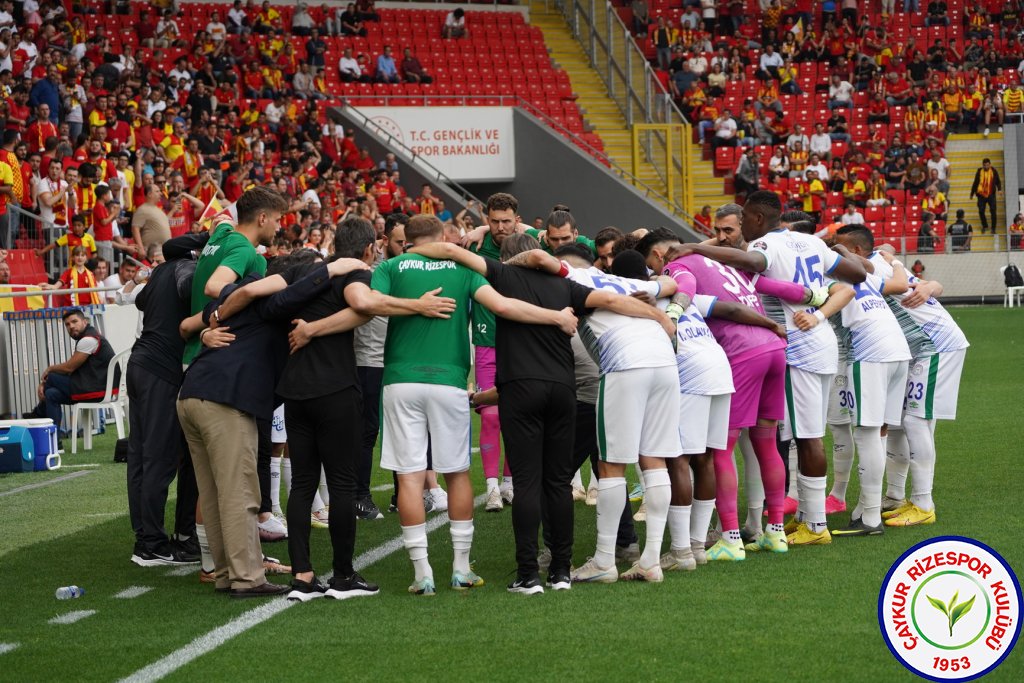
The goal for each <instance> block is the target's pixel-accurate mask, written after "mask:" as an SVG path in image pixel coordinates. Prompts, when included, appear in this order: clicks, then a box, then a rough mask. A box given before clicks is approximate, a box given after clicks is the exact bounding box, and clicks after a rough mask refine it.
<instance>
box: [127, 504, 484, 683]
mask: <svg viewBox="0 0 1024 683" xmlns="http://www.w3.org/2000/svg"><path fill="white" fill-rule="evenodd" d="M486 498H487V495H486V494H482V495H479V496H477V497H476V498H475V499H474V500H473V507H479V506H480V504H482V503H483V502H484V500H485V499H486ZM447 523H448V513H447V512H445V513H441V514H440V515H438V516H437V517H434V518H432V519H428V520H427V526H426V530H427V533H428V534H429V533H430V532H431V531H434V530H435V529H437V528H439V527H442V526H444V525H445V524H447ZM401 548H402V537H401V536H397V537H395V538H393V539H391V540H390V541H388V542H387V543H384V544H383V545H379V546H377V547H376V548H371V549H369V550H367V551H366V552H365V553H363V554H362V555H360V556H359V557H357V558H355V560H354V561H353V562H352V566H353V567H354V568H355V570H356V571H359V570H361V569H363V568H364V567H368V566H370V565H371V564H374V563H375V562H379V561H381V560H383V559H384V558H385V557H387V556H388V555H391V554H392V553H394V552H396V551H398V550H400V549H401ZM330 577H331V574H330V573H328V574H324V575H323V577H322V578H323V579H324V580H325V581H326V580H329V579H330ZM296 604H298V603H296V602H289V601H288V600H286V599H284V598H276V599H273V600H271V601H269V602H266V603H264V604H262V605H260V606H259V607H257V608H255V609H251V610H249V611H248V612H244V613H242V614H240V615H238V616H237V617H235V618H234V619H232V620H231V621H229V622H228V623H226V624H224V625H223V626H218V627H217V628H215V629H213V630H212V631H210V632H209V633H206V634H204V635H201V636H199V637H198V638H196V639H195V640H193V641H192V642H191V643H189V644H188V645H185V646H184V647H182V648H180V649H178V650H175V651H174V652H172V653H171V654H169V655H167V656H166V657H163V658H162V659H158V660H157V661H155V662H153V663H152V664H150V665H148V666H146V667H143V668H141V669H139V670H138V671H136V672H135V673H133V674H131V675H130V676H127V677H126V678H122V679H121V682H120V683H142V682H143V681H145V682H147V683H148V682H149V681H158V680H160V679H161V678H163V677H164V676H167V675H169V674H171V673H173V672H175V671H177V670H178V669H180V668H181V667H183V666H185V665H186V664H188V663H189V662H191V661H193V660H195V659H198V658H199V657H201V656H203V655H204V654H206V653H208V652H213V651H214V650H216V649H217V648H218V647H220V646H221V645H223V644H224V643H226V642H228V641H229V640H231V639H232V638H234V637H235V636H237V635H240V634H242V633H245V632H246V631H248V630H249V629H251V628H253V627H254V626H258V625H260V624H262V623H263V622H264V621H267V620H268V619H270V618H271V617H273V616H274V615H276V614H279V613H280V612H283V611H285V610H286V609H288V608H289V607H293V606H295V605H296Z"/></svg>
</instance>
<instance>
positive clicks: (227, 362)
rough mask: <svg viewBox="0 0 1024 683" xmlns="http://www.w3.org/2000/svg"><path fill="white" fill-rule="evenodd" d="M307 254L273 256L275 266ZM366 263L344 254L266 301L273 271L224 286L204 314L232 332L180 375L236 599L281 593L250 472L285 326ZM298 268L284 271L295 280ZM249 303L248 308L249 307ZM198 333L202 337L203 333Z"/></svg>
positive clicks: (210, 512) (203, 485) (225, 584)
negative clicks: (263, 542) (266, 554)
mask: <svg viewBox="0 0 1024 683" xmlns="http://www.w3.org/2000/svg"><path fill="white" fill-rule="evenodd" d="M310 258H313V255H311V254H308V252H307V253H303V252H298V253H296V254H295V255H293V256H288V257H278V258H277V259H274V261H273V262H272V263H271V268H270V270H272V271H273V272H275V273H277V272H279V271H284V270H285V269H286V268H288V267H290V266H292V265H295V264H300V263H301V262H302V261H303V260H306V261H307V263H308V259H310ZM354 266H359V267H363V264H360V263H358V262H354V261H353V260H352V259H341V260H339V261H336V262H335V263H334V264H331V267H330V268H329V267H328V266H321V267H318V268H316V269H315V270H314V271H313V272H312V273H310V274H309V275H307V276H305V277H303V278H302V279H299V280H297V281H295V282H294V284H291V285H290V286H289V287H288V288H287V289H285V290H283V291H280V292H278V293H276V294H274V295H273V296H270V297H269V298H265V299H258V300H255V301H254V299H255V298H256V297H258V296H260V294H261V291H262V290H263V289H265V288H267V287H272V286H273V285H274V282H275V278H276V275H275V277H268V278H265V280H262V281H259V282H257V281H256V280H257V278H256V277H255V276H251V277H249V278H246V279H245V280H243V281H242V284H243V285H247V286H242V287H240V286H237V285H228V286H226V287H225V288H224V289H223V290H222V291H221V294H220V297H219V298H218V299H217V301H214V302H211V303H210V304H209V305H208V306H207V307H206V309H205V311H204V314H203V315H204V319H206V320H209V319H211V318H212V319H213V320H214V321H216V323H218V324H219V323H223V324H224V325H226V326H227V327H229V328H230V329H231V332H232V333H233V334H234V335H235V340H234V342H233V343H232V344H231V345H230V346H227V347H223V348H215V349H211V348H204V349H203V350H202V351H201V352H200V353H199V355H198V356H197V357H196V359H195V360H194V361H193V362H192V364H191V365H190V366H189V369H188V370H187V371H186V373H185V379H184V382H183V383H182V387H181V392H180V394H179V396H178V406H177V407H178V417H179V418H180V420H181V426H182V429H183V430H184V432H185V438H186V439H187V440H188V445H189V450H190V452H191V455H192V462H193V463H194V465H195V470H196V482H197V483H198V485H199V499H200V504H201V505H202V508H203V520H204V524H205V527H206V536H207V539H208V541H209V544H210V552H211V553H212V554H213V559H214V565H215V570H214V575H215V580H216V584H217V588H218V589H220V590H228V589H229V588H230V589H231V594H232V596H233V597H259V596H267V595H278V594H280V593H283V592H285V591H286V590H287V588H286V587H284V586H276V585H274V584H269V583H267V580H266V576H265V574H264V570H263V553H262V551H261V548H260V540H259V532H258V529H257V526H256V524H257V519H258V516H257V513H258V510H259V505H260V489H259V481H258V478H257V475H256V445H257V436H256V420H257V418H263V419H270V417H271V416H272V414H273V412H274V406H275V405H276V403H275V397H274V387H275V386H276V385H277V381H278V379H279V378H280V376H281V371H282V370H283V368H284V365H285V362H286V361H287V356H288V339H287V325H288V323H289V322H290V321H291V319H292V318H293V317H294V315H295V314H296V313H297V312H298V311H299V310H301V309H302V306H303V305H304V304H305V303H306V302H307V301H309V300H310V299H312V298H313V297H315V296H317V295H318V294H321V293H323V292H324V291H326V289H327V287H328V286H329V284H330V279H329V278H330V276H334V275H344V274H345V273H347V272H348V271H349V270H351V269H352V268H353V267H354ZM296 275H297V274H296V272H295V271H294V270H290V271H287V272H285V273H284V280H285V281H287V282H291V281H292V280H294V279H295V278H296ZM250 303H251V304H252V305H251V306H250V305H249V304H250ZM201 334H204V333H201Z"/></svg>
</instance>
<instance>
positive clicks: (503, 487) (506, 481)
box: [501, 477, 512, 491]
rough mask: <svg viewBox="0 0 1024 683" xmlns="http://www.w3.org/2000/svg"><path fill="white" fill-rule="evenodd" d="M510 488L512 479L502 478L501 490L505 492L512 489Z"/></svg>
mask: <svg viewBox="0 0 1024 683" xmlns="http://www.w3.org/2000/svg"><path fill="white" fill-rule="evenodd" d="M510 488H512V477H502V478H501V490H502V491H505V490H507V489H510Z"/></svg>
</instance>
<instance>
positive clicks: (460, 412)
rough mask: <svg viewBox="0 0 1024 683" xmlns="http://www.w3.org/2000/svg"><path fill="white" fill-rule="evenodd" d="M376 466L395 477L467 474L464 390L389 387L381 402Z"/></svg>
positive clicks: (467, 423)
mask: <svg viewBox="0 0 1024 683" xmlns="http://www.w3.org/2000/svg"><path fill="white" fill-rule="evenodd" d="M381 407H382V409H381V413H382V415H381V442H380V466H381V467H383V468H384V469H386V470H394V471H395V472H398V473H399V474H409V473H411V472H423V471H425V470H426V469H427V444H428V443H429V444H430V447H431V454H432V456H433V461H434V471H435V472H438V473H440V474H447V473H451V472H465V471H466V470H468V469H469V453H470V451H469V448H470V445H469V444H470V436H471V435H470V431H471V428H470V416H469V399H468V397H467V394H466V390H465V389H459V388H458V387H450V386H446V385H443V384H415V383H406V384H388V385H387V386H385V387H384V391H383V394H382V398H381Z"/></svg>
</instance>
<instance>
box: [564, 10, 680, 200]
mask: <svg viewBox="0 0 1024 683" xmlns="http://www.w3.org/2000/svg"><path fill="white" fill-rule="evenodd" d="M556 6H557V7H558V9H559V10H560V11H561V13H562V15H563V16H564V17H565V19H566V21H567V22H568V23H569V28H570V29H571V30H572V33H573V35H574V36H575V37H576V40H577V41H578V42H579V43H580V45H581V46H582V47H583V51H584V53H585V54H586V55H587V58H588V59H589V60H590V64H591V66H592V67H593V68H594V70H595V71H596V72H597V73H598V75H599V77H600V78H601V80H602V81H603V82H604V85H605V88H606V89H607V91H608V95H609V97H611V98H612V100H614V101H615V103H616V104H617V105H618V107H619V110H620V111H621V112H622V115H623V117H624V118H625V119H626V123H627V125H629V126H630V127H633V126H634V125H636V124H666V125H672V126H675V125H681V126H684V127H685V128H684V130H685V131H686V134H687V135H689V131H690V129H689V121H688V120H687V119H686V117H685V116H684V115H683V113H682V112H681V111H679V108H678V107H676V105H675V102H674V101H673V100H672V95H671V94H670V93H669V91H668V90H667V89H666V88H665V86H664V85H663V84H662V82H661V80H659V78H658V76H657V74H656V73H655V71H654V68H653V67H652V66H651V65H650V63H649V62H648V61H647V57H646V55H644V52H643V50H641V49H640V46H639V45H637V43H636V41H635V40H634V39H633V35H632V32H631V31H630V30H629V27H627V26H626V25H625V24H624V23H623V21H622V18H621V17H620V16H619V15H618V13H617V12H616V11H615V7H614V6H613V5H612V4H611V3H610V2H608V0H559V2H557V3H556ZM634 137H635V141H636V144H639V145H640V146H641V149H642V150H643V154H644V157H645V158H646V161H647V162H648V163H649V164H651V166H652V167H653V168H654V170H655V172H656V173H657V175H658V177H659V179H660V181H661V182H662V183H663V184H664V185H665V188H666V191H665V194H666V195H667V196H668V197H676V196H680V197H683V198H685V199H686V200H687V201H688V200H691V199H692V191H691V189H690V188H689V187H687V186H686V185H685V183H686V182H688V179H689V177H690V176H691V171H690V157H689V154H681V155H677V154H676V151H677V150H676V149H675V145H674V144H673V141H672V139H671V136H669V135H668V134H667V132H666V131H665V130H664V129H657V128H647V129H645V130H642V131H641V134H640V135H639V136H636V133H635V132H634ZM670 185H671V187H669V186H670ZM692 208H693V207H692V206H689V205H687V206H685V207H683V210H684V211H685V212H688V213H692V211H691V210H692Z"/></svg>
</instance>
